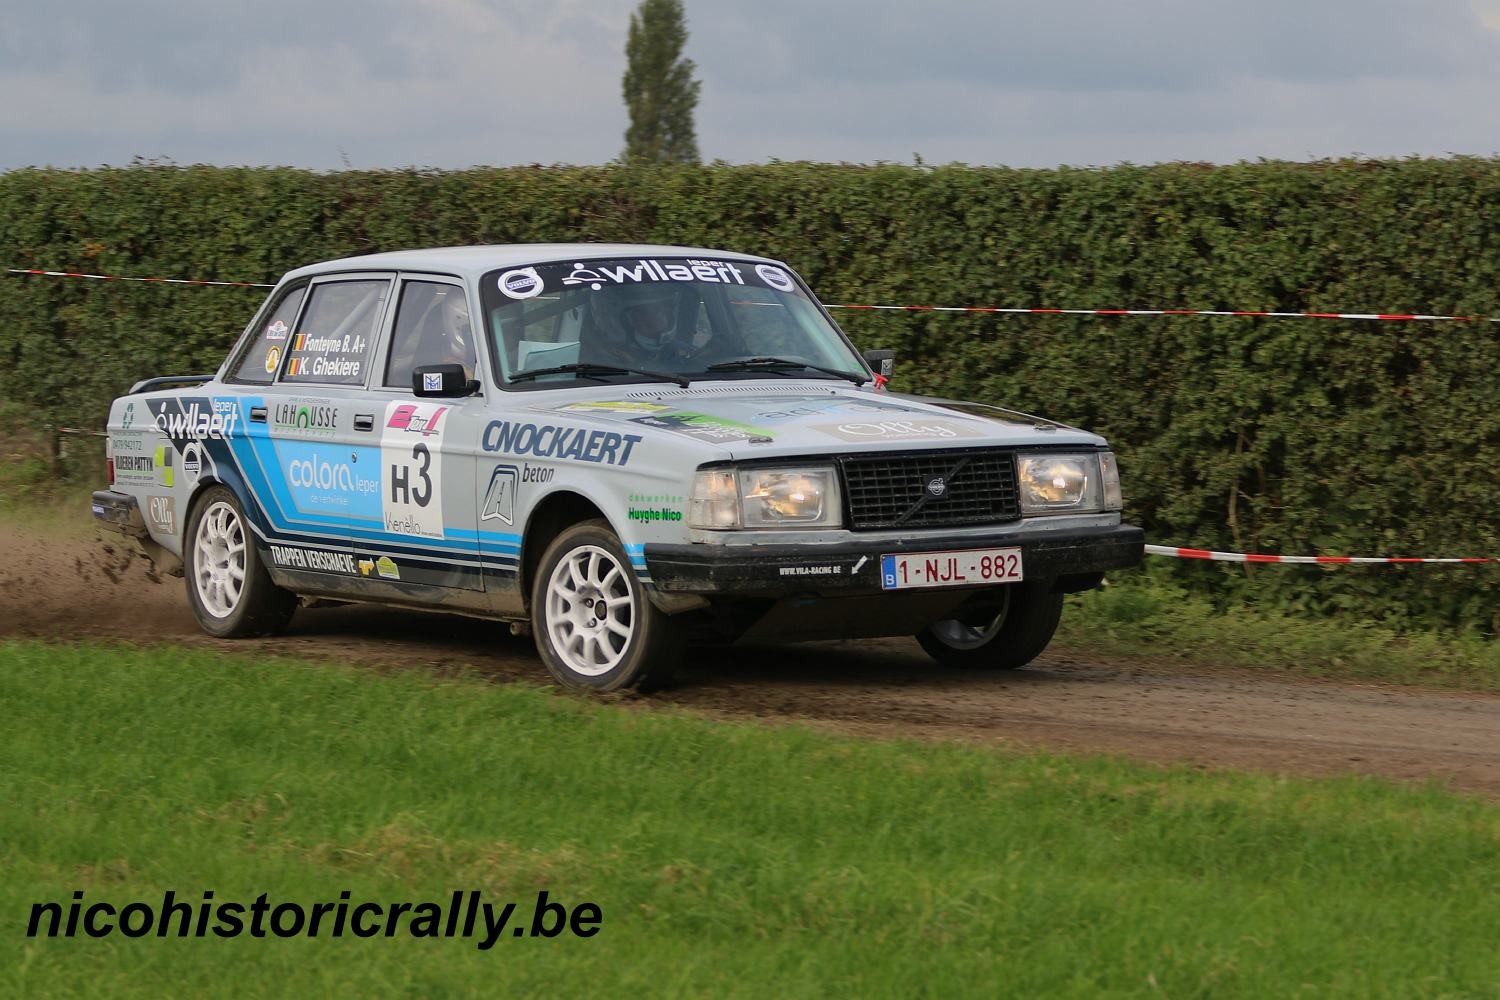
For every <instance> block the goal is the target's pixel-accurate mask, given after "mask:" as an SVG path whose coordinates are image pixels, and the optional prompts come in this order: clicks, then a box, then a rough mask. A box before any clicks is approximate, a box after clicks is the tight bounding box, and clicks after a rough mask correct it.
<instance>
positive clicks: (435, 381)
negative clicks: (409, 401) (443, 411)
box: [411, 365, 479, 399]
mask: <svg viewBox="0 0 1500 1000" xmlns="http://www.w3.org/2000/svg"><path fill="white" fill-rule="evenodd" d="M411 391H412V392H414V393H416V394H417V395H418V396H428V397H437V398H440V399H455V398H457V397H459V396H472V395H474V393H476V392H478V391H479V380H478V379H472V378H469V377H468V375H466V374H465V373H464V366H463V365H417V367H415V368H413V369H412V370H411Z"/></svg>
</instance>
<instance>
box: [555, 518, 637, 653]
mask: <svg viewBox="0 0 1500 1000" xmlns="http://www.w3.org/2000/svg"><path fill="white" fill-rule="evenodd" d="M633 576H634V573H633V572H627V571H626V569H625V568H624V567H622V566H621V565H620V563H619V562H618V561H617V560H616V559H615V557H614V555H612V554H611V553H610V552H608V551H607V550H605V549H603V548H601V547H600V546H598V545H580V546H578V547H577V548H574V549H571V550H570V551H569V552H568V553H567V554H566V555H565V556H564V557H563V558H562V559H561V560H560V561H559V562H558V563H557V565H556V566H555V567H554V568H553V570H552V574H551V576H550V577H549V578H548V580H547V596H546V601H547V611H546V626H547V631H548V638H550V639H551V641H552V649H553V651H554V652H555V653H556V655H557V657H558V658H559V659H561V660H562V661H563V662H564V663H565V664H566V665H567V667H568V669H570V670H573V671H576V672H577V673H579V674H581V675H582V676H584V677H600V676H602V675H604V674H607V673H609V672H610V671H611V670H613V669H614V668H615V667H616V666H618V665H619V663H620V660H621V658H622V657H624V656H625V654H626V653H627V652H628V651H629V649H630V641H631V638H632V637H633V636H634V635H635V630H636V621H635V611H634V607H635V600H634V597H635V595H634V592H633V589H632V588H633V582H632V577H633Z"/></svg>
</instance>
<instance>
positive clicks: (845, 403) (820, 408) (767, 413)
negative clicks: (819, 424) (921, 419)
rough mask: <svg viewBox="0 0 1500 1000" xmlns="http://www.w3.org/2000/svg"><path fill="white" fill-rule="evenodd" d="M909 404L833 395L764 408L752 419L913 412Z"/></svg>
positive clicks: (772, 421) (779, 421)
mask: <svg viewBox="0 0 1500 1000" xmlns="http://www.w3.org/2000/svg"><path fill="white" fill-rule="evenodd" d="M913 412H915V411H914V410H913V409H912V408H911V407H909V406H902V405H901V404H899V403H887V402H884V401H883V400H878V399H868V400H867V399H847V398H840V397H837V396H835V397H831V398H829V399H809V400H799V401H797V402H796V403H795V404H792V405H789V406H784V407H781V408H779V409H774V410H763V411H761V412H760V413H757V414H755V416H753V417H751V418H750V419H752V420H754V421H755V422H756V423H762V424H782V423H786V422H787V421H789V420H800V419H802V418H803V417H817V416H827V415H829V414H838V415H843V414H851V415H856V414H866V413H913Z"/></svg>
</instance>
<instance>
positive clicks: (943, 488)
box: [927, 476, 948, 499]
mask: <svg viewBox="0 0 1500 1000" xmlns="http://www.w3.org/2000/svg"><path fill="white" fill-rule="evenodd" d="M947 492H948V484H947V483H946V482H944V481H943V477H942V476H938V477H937V478H936V479H933V480H931V481H930V482H928V484H927V495H928V496H930V497H933V498H934V499H936V498H937V497H941V496H942V495H943V494H944V493H947Z"/></svg>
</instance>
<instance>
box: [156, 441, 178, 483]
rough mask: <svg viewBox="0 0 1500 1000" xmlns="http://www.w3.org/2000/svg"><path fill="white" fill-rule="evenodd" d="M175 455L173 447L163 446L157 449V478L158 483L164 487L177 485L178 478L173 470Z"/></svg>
mask: <svg viewBox="0 0 1500 1000" xmlns="http://www.w3.org/2000/svg"><path fill="white" fill-rule="evenodd" d="M175 454H176V453H175V452H173V451H172V446H171V445H163V446H162V447H160V448H158V449H156V476H157V481H158V482H160V483H161V484H162V485H163V486H176V485H177V481H176V480H177V477H176V475H175V474H174V471H173V469H172V459H173V457H174V455H175Z"/></svg>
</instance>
